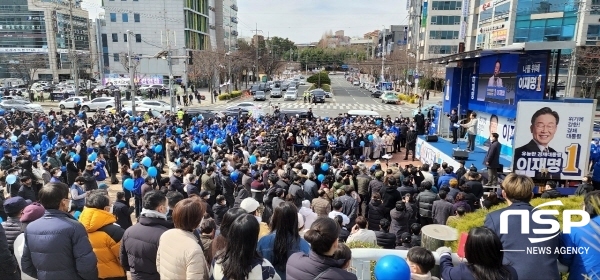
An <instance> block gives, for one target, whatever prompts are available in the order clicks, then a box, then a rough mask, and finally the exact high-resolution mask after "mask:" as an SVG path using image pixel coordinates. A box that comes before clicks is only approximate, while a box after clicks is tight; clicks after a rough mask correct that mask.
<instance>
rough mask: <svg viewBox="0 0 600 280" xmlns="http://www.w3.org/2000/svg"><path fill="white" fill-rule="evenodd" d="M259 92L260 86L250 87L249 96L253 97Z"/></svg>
mask: <svg viewBox="0 0 600 280" xmlns="http://www.w3.org/2000/svg"><path fill="white" fill-rule="evenodd" d="M259 90H260V86H258V85H252V86H250V94H252V95H254V94H255V93H256V92H257V91H259Z"/></svg>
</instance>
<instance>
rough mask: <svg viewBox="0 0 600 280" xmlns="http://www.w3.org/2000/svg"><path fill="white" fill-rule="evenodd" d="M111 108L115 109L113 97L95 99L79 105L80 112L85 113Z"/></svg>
mask: <svg viewBox="0 0 600 280" xmlns="http://www.w3.org/2000/svg"><path fill="white" fill-rule="evenodd" d="M123 106H125V105H123ZM112 107H115V98H114V97H97V98H94V99H93V100H91V101H87V102H83V103H81V110H83V111H85V112H89V111H97V110H103V109H110V108H112Z"/></svg>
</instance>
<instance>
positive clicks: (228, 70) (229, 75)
mask: <svg viewBox="0 0 600 280" xmlns="http://www.w3.org/2000/svg"><path fill="white" fill-rule="evenodd" d="M228 39H229V44H228V47H227V48H228V50H227V53H228V54H229V55H228V59H227V93H231V82H232V81H231V7H229V38H228Z"/></svg>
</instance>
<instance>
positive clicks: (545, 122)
mask: <svg viewBox="0 0 600 280" xmlns="http://www.w3.org/2000/svg"><path fill="white" fill-rule="evenodd" d="M559 120H560V116H559V115H558V112H556V111H554V110H552V109H550V108H549V107H543V108H541V109H539V110H537V111H536V112H535V113H533V115H532V116H531V124H530V126H529V131H530V132H531V140H530V141H529V142H528V143H527V144H525V145H523V146H520V147H518V148H516V149H515V152H514V160H513V169H514V170H519V169H518V168H517V162H518V160H519V158H522V157H528V158H529V157H533V158H537V159H541V158H547V157H549V156H550V155H552V153H556V150H555V149H553V148H552V147H550V142H551V141H552V139H554V135H555V134H556V129H557V127H558V123H559ZM541 161H543V160H541ZM538 163H540V168H534V170H532V169H529V170H525V171H535V177H536V178H540V177H541V178H548V179H560V172H550V171H551V170H548V168H544V167H543V166H541V162H538ZM537 165H538V164H534V165H533V166H534V167H536V166H537ZM525 175H530V176H531V175H533V174H532V173H530V174H525Z"/></svg>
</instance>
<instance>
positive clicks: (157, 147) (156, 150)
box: [154, 145, 162, 153]
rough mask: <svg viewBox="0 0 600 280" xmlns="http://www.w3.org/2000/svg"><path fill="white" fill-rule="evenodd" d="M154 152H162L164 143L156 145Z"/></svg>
mask: <svg viewBox="0 0 600 280" xmlns="http://www.w3.org/2000/svg"><path fill="white" fill-rule="evenodd" d="M154 152H155V153H160V152H162V145H157V146H156V147H154Z"/></svg>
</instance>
